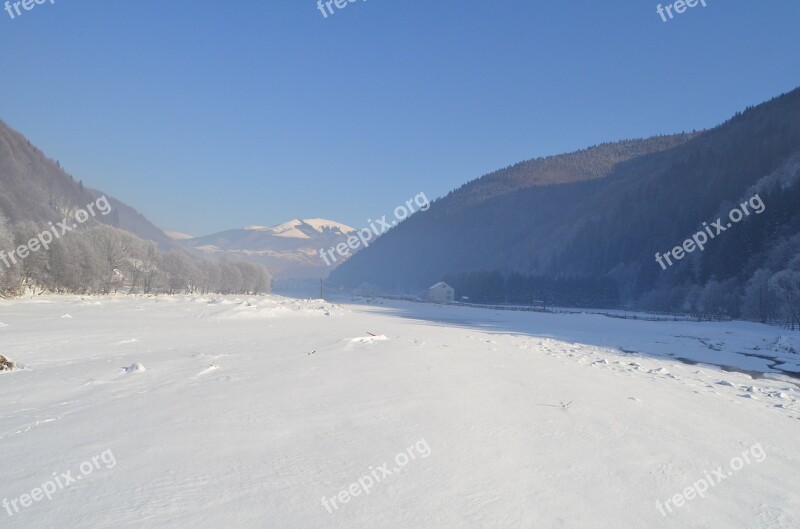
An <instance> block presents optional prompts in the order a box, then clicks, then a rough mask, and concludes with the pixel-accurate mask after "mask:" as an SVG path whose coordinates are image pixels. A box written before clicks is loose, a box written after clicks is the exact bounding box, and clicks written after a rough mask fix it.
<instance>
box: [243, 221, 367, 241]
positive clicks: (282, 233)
mask: <svg viewBox="0 0 800 529" xmlns="http://www.w3.org/2000/svg"><path fill="white" fill-rule="evenodd" d="M303 226H310V227H311V228H312V229H313V230H314V231H317V232H319V233H324V231H325V229H330V230H333V231H339V232H341V233H342V234H345V235H346V234H348V233H352V232H354V231H356V230H355V229H354V228H351V227H350V226H348V225H346V224H342V223H341V222H336V221H333V220H327V219H292V220H290V221H287V222H284V223H282V224H278V225H276V226H272V227H266V226H256V225H253V226H246V227H245V228H243V229H244V230H246V231H263V232H269V233H271V234H272V235H275V236H276V237H288V238H292V239H311V237H310V236H309V235H308V234H306V233H304V232H303V231H302V230H301V229H300V228H302V227H303Z"/></svg>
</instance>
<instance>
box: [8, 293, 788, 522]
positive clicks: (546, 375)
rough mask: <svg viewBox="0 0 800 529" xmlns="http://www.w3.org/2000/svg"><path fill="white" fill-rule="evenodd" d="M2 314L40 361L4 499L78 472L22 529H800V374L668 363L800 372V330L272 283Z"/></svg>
mask: <svg viewBox="0 0 800 529" xmlns="http://www.w3.org/2000/svg"><path fill="white" fill-rule="evenodd" d="M67 314H68V315H70V316H71V317H70V318H66V317H64V316H65V315H67ZM0 321H2V322H3V323H4V324H5V326H3V327H2V328H0V354H2V355H4V356H6V357H7V358H8V359H9V360H11V361H13V362H15V363H17V365H18V366H21V367H20V368H19V369H17V370H14V371H11V372H6V373H0V447H2V454H3V456H4V457H3V460H2V464H0V501H2V499H7V500H9V501H11V500H17V501H18V500H19V498H20V496H22V495H24V494H30V493H31V491H32V490H33V489H35V488H37V487H40V486H41V485H42V484H44V483H45V482H47V481H48V480H51V479H54V477H53V476H54V473H57V474H60V473H65V472H67V471H71V472H72V475H73V476H76V475H78V476H81V478H82V479H81V480H80V481H75V482H74V483H73V484H71V485H69V486H67V487H65V488H64V489H63V490H58V491H56V492H55V493H54V494H52V499H50V500H48V499H47V498H43V499H41V500H40V501H33V502H32V504H31V505H30V506H28V507H21V508H20V511H19V512H14V513H13V516H9V515H8V513H7V511H6V510H5V509H4V508H3V507H2V506H0V520H2V521H1V522H0V527H2V528H4V529H5V528H9V529H12V528H26V529H27V528H47V527H65V528H70V529H79V528H137V529H138V528H159V529H160V528H184V527H186V528H190V527H191V528H244V529H250V528H252V529H256V528H258V529H263V528H287V529H288V528H292V529H294V528H297V529H313V528H367V527H369V528H372V527H386V528H397V529H410V528H414V529H416V528H492V529H496V528H564V529H567V528H569V529H581V528H585V529H605V528H608V529H612V528H613V529H628V528H630V529H639V528H648V529H650V528H705V529H758V528H762V529H787V528H788V529H797V528H799V527H800V494H798V490H800V402H798V400H800V388H798V385H797V379H793V378H789V377H787V376H785V375H782V374H777V373H775V372H770V373H768V375H767V376H765V377H758V378H752V377H751V376H750V375H748V374H745V373H740V372H726V371H723V370H721V369H719V368H716V367H712V366H708V365H688V364H685V363H680V362H678V361H676V360H675V359H673V358H670V357H669V356H668V355H670V354H672V355H675V356H676V357H682V358H688V359H691V360H694V361H700V362H711V363H717V364H723V365H728V366H733V367H737V368H741V369H744V370H746V371H750V372H768V371H772V370H771V368H770V367H769V366H770V365H771V364H772V363H773V362H770V361H768V360H766V359H764V358H760V357H756V356H746V355H747V354H758V355H760V356H764V357H775V358H779V359H780V360H779V361H780V362H781V365H782V366H783V369H784V370H786V371H790V370H792V369H793V370H796V371H800V363H799V362H798V353H797V351H798V350H800V349H799V348H798V333H797V332H794V333H792V332H791V331H787V330H782V329H779V328H773V327H768V326H763V325H757V324H752V323H743V322H730V323H692V322H644V321H632V320H618V319H612V318H607V317H603V316H599V315H586V314H582V315H552V314H539V313H522V312H520V313H515V312H508V311H494V310H488V309H472V308H464V307H455V306H436V305H427V304H417V303H405V302H394V301H393V302H387V303H385V304H377V305H358V304H337V303H330V302H326V301H323V300H305V301H303V300H291V299H286V298H281V297H277V296H261V297H254V298H251V297H238V298H237V297H232V296H230V297H227V296H226V297H200V296H158V297H133V296H119V297H102V298H100V297H97V298H89V297H86V298H80V297H62V296H39V297H37V298H36V299H24V300H14V301H2V302H0ZM623 350H625V351H629V352H624V351H623ZM632 351H636V352H635V353H634V352H632ZM144 366H146V368H145V367H144ZM422 440H424V445H425V446H427V447H429V449H430V450H429V452H427V456H424V454H423V455H420V451H419V450H417V451H416V452H415V455H416V457H415V458H413V459H411V460H410V462H407V464H405V466H402V468H401V466H400V465H399V463H398V461H399V458H398V457H397V456H398V454H399V453H401V452H405V453H406V454H409V453H411V452H412V448H413V447H415V446H416V447H419V446H420V442H421V441H422ZM756 444H759V445H760V446H761V447H762V448H763V450H764V453H765V454H766V457H765V458H764V459H763V461H762V462H757V461H752V457H751V462H750V463H749V464H745V465H744V466H743V467H742V468H741V469H740V470H737V471H735V472H732V473H730V475H729V476H727V477H726V479H724V480H723V481H722V482H720V483H718V484H716V485H714V486H712V487H710V488H709V490H708V491H707V492H706V493H705V497H704V498H699V497H696V498H694V499H691V500H687V501H686V503H685V504H684V505H683V506H682V507H676V506H674V505H673V509H672V512H671V513H669V514H668V515H667V516H662V514H661V513H660V512H659V511H658V510H657V509H656V500H660V501H661V502H662V503H663V502H664V501H665V500H667V499H669V498H672V497H673V496H675V495H676V494H682V493H683V491H684V490H685V489H686V488H687V487H689V486H691V485H692V484H693V483H695V482H697V481H698V480H701V479H704V477H705V476H706V475H708V474H710V473H711V472H712V471H713V470H714V469H717V467H719V466H722V467H723V468H729V463H730V462H731V461H732V459H733V458H736V457H740V456H741V455H742V453H743V452H746V451H747V450H748V449H750V448H751V447H753V446H754V445H756ZM106 451H112V452H113V455H114V459H115V461H116V464H115V465H114V466H113V467H110V466H106V465H104V464H103V463H102V462H101V463H100V465H101V467H100V468H98V469H95V470H94V471H93V472H92V473H91V474H90V475H85V476H82V475H81V472H80V471H79V470H78V469H79V468H80V467H81V464H82V463H84V462H87V461H91V458H92V457H93V456H97V455H99V454H101V453H103V452H106ZM384 463H388V467H387V468H389V469H397V471H396V472H393V473H392V475H390V476H383V477H382V479H380V481H379V482H377V483H375V484H374V485H373V486H372V487H371V489H370V491H369V494H364V493H359V495H357V496H355V495H353V496H352V497H349V499H348V501H347V502H346V503H344V502H339V503H338V504H337V507H338V508H337V509H331V512H330V513H329V512H328V510H327V509H326V508H325V507H324V506H323V502H322V498H323V497H324V498H326V499H330V498H335V497H336V496H337V495H339V494H340V491H344V490H347V489H349V488H350V487H351V484H353V483H356V482H357V481H358V480H359V479H360V478H364V477H365V476H368V475H370V473H371V472H376V469H378V468H379V467H381V465H383V464H384ZM376 473H377V472H376ZM355 490H358V488H357V487H356V489H355ZM12 512H13V510H12Z"/></svg>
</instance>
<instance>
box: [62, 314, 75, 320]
mask: <svg viewBox="0 0 800 529" xmlns="http://www.w3.org/2000/svg"><path fill="white" fill-rule="evenodd" d="M61 319H63V320H71V319H72V316H70V315H69V314H64V315H63V316H61Z"/></svg>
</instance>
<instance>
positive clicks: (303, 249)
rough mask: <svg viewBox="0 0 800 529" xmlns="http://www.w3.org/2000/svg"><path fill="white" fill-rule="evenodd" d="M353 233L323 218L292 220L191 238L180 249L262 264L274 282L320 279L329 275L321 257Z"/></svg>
mask: <svg viewBox="0 0 800 529" xmlns="http://www.w3.org/2000/svg"><path fill="white" fill-rule="evenodd" d="M354 231H355V230H354V229H353V228H351V227H350V226H347V225H345V224H342V223H339V222H335V221H332V220H326V219H293V220H290V221H288V222H284V223H283V224H278V225H277V226H271V227H267V226H248V227H245V228H241V229H233V230H227V231H222V232H219V233H215V234H212V235H206V236H203V237H194V238H190V239H177V240H178V242H180V243H181V244H182V245H183V246H185V247H187V248H191V249H193V250H194V251H196V252H199V253H203V254H229V255H232V256H236V257H238V258H243V259H247V260H249V261H254V262H257V263H261V264H263V265H265V266H266V267H267V268H269V270H270V272H272V273H273V275H274V277H275V278H276V279H285V278H298V277H302V278H322V277H325V276H327V274H328V273H329V272H330V270H331V269H330V267H328V266H327V265H325V263H324V262H323V260H322V259H321V258H320V255H319V251H320V249H327V248H330V247H332V246H336V245H337V244H339V243H341V242H344V241H346V240H347V236H348V235H349V234H351V233H352V232H354Z"/></svg>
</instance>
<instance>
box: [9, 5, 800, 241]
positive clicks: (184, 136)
mask: <svg viewBox="0 0 800 529" xmlns="http://www.w3.org/2000/svg"><path fill="white" fill-rule="evenodd" d="M4 1H5V0H0V5H1V4H2V2H4ZM707 1H708V7H705V8H704V7H702V6H698V7H695V8H692V9H688V10H687V11H686V12H685V13H683V14H681V15H677V16H676V18H674V19H673V20H670V21H668V22H666V23H665V22H663V21H662V20H661V18H660V17H659V15H658V14H657V13H656V5H657V3H658V2H649V1H641V0H640V1H636V2H633V1H627V2H626V1H608V2H597V1H590V0H577V1H571V2H557V1H553V2H543V1H538V0H534V1H531V0H496V1H492V2H489V1H485V2H480V1H477V0H459V1H454V0H447V1H445V0H441V1H438V0H367V1H360V0H359V1H357V2H355V3H352V4H349V5H348V6H347V7H346V8H344V9H342V10H336V9H335V8H334V9H335V11H336V12H335V13H334V14H333V15H330V16H328V18H323V16H322V14H321V13H320V12H319V11H318V10H317V7H316V1H315V0H267V1H256V0H239V1H232V2H210V1H206V0H195V1H191V2H190V1H188V0H172V1H165V0H162V1H158V2H156V1H154V0H139V1H135V2H134V1H132V0H104V1H100V0H84V1H81V2H79V1H76V0H55V3H54V4H50V2H49V1H48V2H47V3H45V4H43V5H37V6H35V8H34V9H32V10H31V11H24V12H23V15H22V16H19V17H17V18H15V19H14V20H12V19H11V18H10V17H9V16H8V14H7V13H6V12H5V11H0V50H2V52H1V53H0V75H2V82H1V83H0V96H1V97H0V119H3V120H4V121H6V122H7V123H8V124H9V125H11V126H12V127H13V128H15V129H17V130H19V131H20V132H22V133H23V134H25V135H26V136H27V137H28V138H30V140H31V141H32V142H33V143H34V144H35V145H37V146H39V147H41V148H42V149H43V150H44V151H45V152H46V153H47V154H48V155H49V156H50V157H52V158H55V159H58V160H60V161H61V163H62V165H63V166H64V167H65V168H66V169H67V170H68V171H69V172H70V173H72V174H73V175H74V176H75V177H76V178H78V179H82V180H83V181H84V183H85V184H87V185H90V186H93V187H96V188H99V189H102V190H103V191H106V192H107V193H110V194H112V195H114V196H116V197H117V198H119V199H121V200H123V201H125V202H127V203H128V204H130V205H132V206H133V207H135V208H137V209H138V210H139V211H140V212H142V213H144V214H145V215H146V216H147V217H148V218H149V219H150V220H152V221H153V222H155V223H156V224H157V225H159V226H160V227H162V228H164V229H171V230H176V231H184V232H188V233H191V234H193V235H204V234H208V233H212V232H215V231H220V230H223V229H227V228H233V227H240V226H244V225H247V224H265V225H271V224H277V223H279V222H283V221H285V220H288V219H291V218H294V217H325V218H331V219H334V220H338V221H341V222H345V223H347V224H350V225H352V226H354V227H356V228H359V227H363V226H365V225H366V220H367V219H368V218H375V217H376V216H381V215H384V214H390V213H391V212H392V210H393V209H394V208H395V206H397V205H400V204H402V203H404V202H405V201H406V200H407V199H408V198H410V197H412V196H414V195H416V194H417V193H419V192H425V193H426V194H427V196H428V197H430V198H434V197H438V196H442V195H444V194H446V193H447V192H448V191H450V190H451V189H453V188H455V187H458V186H459V185H461V184H463V183H465V182H467V181H469V180H472V179H474V178H476V177H479V176H481V175H483V174H485V173H487V172H490V171H492V170H495V169H498V168H501V167H505V166H507V165H510V164H513V163H516V162H518V161H521V160H524V159H528V158H533V157H536V156H541V155H548V154H558V153H561V152H567V151H572V150H576V149H579V148H583V147H587V146H590V145H593V144H597V143H601V142H604V141H613V140H617V139H624V138H635V137H646V136H650V135H653V134H661V133H671V132H677V131H682V130H692V129H701V128H707V127H711V126H714V125H716V124H718V123H720V122H721V121H723V120H725V119H727V118H728V117H730V116H731V115H732V114H733V113H735V112H736V111H737V110H741V109H743V108H744V107H746V106H748V105H752V104H756V103H759V102H761V101H764V100H766V99H769V98H771V97H773V96H775V95H778V94H779V93H781V92H785V91H788V90H791V89H793V88H795V87H797V86H799V85H800V53H798V50H800V33H798V31H797V25H798V22H800V2H797V1H796V0H775V1H771V2H754V1H753V0H724V1H723V0H707Z"/></svg>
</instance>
